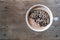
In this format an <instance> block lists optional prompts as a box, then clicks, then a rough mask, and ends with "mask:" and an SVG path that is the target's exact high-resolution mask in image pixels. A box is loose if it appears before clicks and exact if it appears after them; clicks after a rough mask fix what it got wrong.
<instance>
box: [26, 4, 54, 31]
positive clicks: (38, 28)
mask: <svg viewBox="0 0 60 40" xmlns="http://www.w3.org/2000/svg"><path fill="white" fill-rule="evenodd" d="M33 10H43V11H45V12H46V13H47V14H48V18H47V19H49V23H48V24H47V25H45V26H41V25H39V24H37V23H36V22H35V21H34V19H32V18H30V16H29V15H30V14H31V11H33ZM42 14H43V13H42ZM34 15H35V14H34ZM38 15H39V14H38ZM43 16H44V15H43ZM42 19H43V17H42ZM44 20H45V19H44ZM52 22H53V15H52V12H51V10H50V9H49V8H48V7H46V6H45V5H41V4H37V5H34V6H32V7H31V8H30V9H28V11H27V13H26V23H27V25H28V27H29V28H30V29H32V30H33V31H36V32H42V31H45V30H47V29H48V28H49V27H50V26H51V24H52ZM38 23H39V22H38ZM40 24H43V23H40Z"/></svg>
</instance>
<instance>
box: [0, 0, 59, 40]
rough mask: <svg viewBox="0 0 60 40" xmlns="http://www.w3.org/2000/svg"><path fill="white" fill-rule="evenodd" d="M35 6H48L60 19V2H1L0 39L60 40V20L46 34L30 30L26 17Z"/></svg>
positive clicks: (41, 0)
mask: <svg viewBox="0 0 60 40" xmlns="http://www.w3.org/2000/svg"><path fill="white" fill-rule="evenodd" d="M35 4H43V5H46V6H47V7H49V8H50V9H51V11H52V13H53V16H54V17H60V0H0V39H6V40H60V20H58V21H53V24H52V25H51V27H50V28H49V29H48V30H46V31H44V32H34V31H32V30H31V29H30V28H28V26H27V24H26V22H25V15H26V12H27V10H28V9H29V8H30V7H31V6H33V5H35Z"/></svg>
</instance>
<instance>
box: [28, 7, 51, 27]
mask: <svg viewBox="0 0 60 40" xmlns="http://www.w3.org/2000/svg"><path fill="white" fill-rule="evenodd" d="M28 20H29V23H30V25H31V26H35V27H36V28H39V27H45V26H47V25H48V24H49V23H50V17H49V14H48V13H47V12H46V11H45V10H42V9H39V8H38V7H37V8H35V9H32V10H31V11H30V12H29V16H28Z"/></svg>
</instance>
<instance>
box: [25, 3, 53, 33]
mask: <svg viewBox="0 0 60 40" xmlns="http://www.w3.org/2000/svg"><path fill="white" fill-rule="evenodd" d="M36 6H42V7H44V8H46V9H47V10H48V11H49V13H48V14H49V16H50V23H49V24H48V25H47V26H46V27H45V28H44V29H42V30H40V29H39V30H37V29H34V28H32V27H31V25H30V24H29V22H28V15H29V12H30V11H31V9H33V8H34V7H36ZM52 22H53V14H52V12H51V10H50V9H49V8H48V7H47V6H45V5H42V4H36V5H33V6H31V7H30V8H29V9H28V10H27V12H26V23H27V25H28V27H29V28H30V29H31V30H33V31H36V32H42V31H45V30H47V29H48V28H49V27H50V26H51V24H52Z"/></svg>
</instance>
